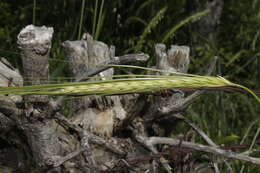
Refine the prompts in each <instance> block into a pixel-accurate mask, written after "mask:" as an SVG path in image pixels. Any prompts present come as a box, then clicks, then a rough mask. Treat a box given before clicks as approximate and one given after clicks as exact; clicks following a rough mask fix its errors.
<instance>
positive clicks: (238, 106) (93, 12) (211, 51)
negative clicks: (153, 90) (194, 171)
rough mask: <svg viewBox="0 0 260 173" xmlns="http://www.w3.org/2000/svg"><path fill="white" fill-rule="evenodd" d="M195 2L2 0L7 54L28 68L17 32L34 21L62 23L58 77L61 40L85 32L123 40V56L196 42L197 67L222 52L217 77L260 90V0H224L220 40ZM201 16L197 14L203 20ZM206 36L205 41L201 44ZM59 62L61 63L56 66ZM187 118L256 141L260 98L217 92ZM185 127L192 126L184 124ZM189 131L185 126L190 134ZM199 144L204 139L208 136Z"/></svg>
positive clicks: (1, 34) (54, 56)
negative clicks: (209, 32) (204, 32)
mask: <svg viewBox="0 0 260 173" xmlns="http://www.w3.org/2000/svg"><path fill="white" fill-rule="evenodd" d="M189 2H190V1H188V0H171V1H169V0H160V1H158V0H77V1H75V0H55V1H51V0H49V1H47V0H22V1H21V0H20V1H17V0H1V1H0V56H1V57H5V58H7V59H8V60H9V61H10V62H11V63H12V64H13V65H14V66H16V67H18V68H21V66H20V64H21V60H20V56H19V50H18V48H17V44H16V38H17V35H18V33H19V31H20V30H21V29H22V28H23V27H25V26H26V25H28V24H32V23H33V24H35V25H38V26H41V25H46V26H52V27H54V30H55V33H54V38H53V48H52V52H51V59H50V63H51V67H52V69H51V76H52V77H53V78H54V77H58V76H66V75H67V73H68V72H67V71H66V65H67V64H66V59H65V58H64V53H63V50H62V49H61V46H60V44H61V43H62V42H63V41H65V40H76V39H79V38H80V37H81V35H82V33H84V32H89V33H91V34H92V35H93V36H94V38H95V39H98V40H100V41H103V42H105V43H107V44H113V45H115V46H116V54H117V55H123V54H126V53H133V52H138V51H142V52H145V53H148V54H150V55H151V59H150V60H149V62H148V63H147V64H146V65H147V66H151V65H153V64H154V57H153V56H152V55H153V46H154V44H155V43H160V42H163V43H165V44H167V45H168V46H169V45H171V44H178V45H188V46H190V47H191V48H192V55H191V57H192V64H191V69H190V72H192V73H197V74H203V70H205V68H204V67H205V64H207V63H208V62H209V61H210V59H211V58H212V57H213V56H215V55H217V56H218V57H219V61H218V64H217V67H216V70H215V73H214V75H221V76H224V77H226V78H228V79H229V80H231V81H233V82H235V83H239V84H242V85H245V86H247V87H249V88H251V89H259V88H260V38H259V36H260V30H259V28H260V1H259V0H251V1H248V0H238V1H237V0H228V1H224V9H223V14H222V17H221V20H220V23H219V25H218V31H219V32H218V37H217V39H216V41H215V42H210V41H209V40H207V38H203V37H200V36H199V33H197V32H196V31H195V30H193V29H192V28H193V27H192V26H193V25H194V24H196V22H195V21H191V20H189V21H188V22H185V23H184V24H183V25H181V26H180V25H179V24H180V22H182V21H184V20H185V19H187V18H188V17H189V16H191V15H192V14H191V12H190V11H189V8H188V6H189ZM197 20H199V18H196V21H197ZM195 39H197V40H198V39H199V41H200V42H201V43H202V44H201V45H203V46H199V45H197V46H195V45H194V44H193V42H194V40H195ZM53 67H55V68H53ZM185 116H187V117H189V118H190V119H192V120H193V121H194V122H195V123H197V124H198V125H199V126H200V127H201V128H202V129H203V130H204V131H206V132H207V134H208V135H209V136H210V137H211V138H212V139H213V140H214V141H215V142H217V143H219V144H221V143H222V144H225V145H231V144H232V145H233V144H248V145H252V147H254V148H259V146H258V145H257V144H255V140H254V139H260V137H258V132H259V129H260V128H259V127H260V126H259V125H260V123H259V116H260V108H259V104H258V103H257V102H256V101H255V100H254V99H253V98H252V97H248V96H247V95H241V94H231V93H229V94H227V93H223V92H210V93H208V94H207V95H205V96H203V97H202V98H200V99H199V100H198V101H197V102H196V104H194V105H192V107H191V108H189V110H188V111H187V113H186V114H185ZM179 126H180V127H179V132H182V131H185V130H189V129H188V127H185V126H184V125H183V126H182V125H179ZM183 133H184V132H183ZM197 140H198V141H199V142H203V141H202V140H201V139H200V138H198V139H197ZM232 163H233V165H232V166H233V168H235V170H236V171H235V172H260V168H259V167H258V166H255V165H251V164H245V163H241V162H232Z"/></svg>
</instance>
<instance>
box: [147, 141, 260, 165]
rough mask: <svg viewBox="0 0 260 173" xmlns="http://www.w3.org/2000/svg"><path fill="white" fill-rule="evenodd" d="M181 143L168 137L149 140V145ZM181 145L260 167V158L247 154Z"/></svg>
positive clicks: (184, 143)
mask: <svg viewBox="0 0 260 173" xmlns="http://www.w3.org/2000/svg"><path fill="white" fill-rule="evenodd" d="M180 142H181V140H178V139H172V138H167V137H150V138H148V139H147V143H148V144H149V145H157V144H167V145H179V144H180ZM181 144H182V146H184V147H186V148H190V149H194V150H197V151H202V152H207V153H212V154H217V155H221V156H224V157H227V158H231V159H238V160H242V161H247V162H250V163H253V164H257V165H260V159H259V158H255V157H250V156H248V155H245V154H240V153H235V152H232V151H226V150H222V149H220V148H217V147H212V146H206V145H202V144H196V143H192V142H186V141H182V143H181Z"/></svg>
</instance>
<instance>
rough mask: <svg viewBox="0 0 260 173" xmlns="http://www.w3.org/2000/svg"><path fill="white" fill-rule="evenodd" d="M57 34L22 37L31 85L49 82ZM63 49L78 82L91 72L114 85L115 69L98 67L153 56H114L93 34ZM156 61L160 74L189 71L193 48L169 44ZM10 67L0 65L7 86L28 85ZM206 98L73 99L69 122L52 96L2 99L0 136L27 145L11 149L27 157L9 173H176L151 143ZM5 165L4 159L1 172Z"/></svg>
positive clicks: (158, 48)
mask: <svg viewBox="0 0 260 173" xmlns="http://www.w3.org/2000/svg"><path fill="white" fill-rule="evenodd" d="M52 34H53V29H52V28H47V27H35V26H33V25H30V26H27V27H26V28H24V29H23V30H22V31H21V33H20V34H19V35H18V44H19V48H20V49H21V57H22V60H23V70H24V72H23V74H24V75H23V79H24V84H25V85H35V84H43V83H46V82H48V75H49V74H48V73H49V68H48V67H49V64H48V57H49V53H50V49H51V38H52ZM62 45H63V47H64V49H65V52H66V55H67V58H68V60H69V67H70V70H71V72H72V75H73V77H75V78H76V81H80V80H85V79H83V76H82V75H86V74H87V75H90V76H92V75H96V77H97V76H99V78H91V79H90V80H107V79H111V77H109V76H111V75H113V74H114V69H113V68H111V67H106V66H103V67H102V66H99V65H102V64H103V65H104V64H112V63H115V64H121V63H130V62H133V61H145V60H147V58H148V55H146V54H142V53H141V54H130V55H125V56H119V57H115V48H114V47H113V46H111V47H109V46H107V45H106V44H104V43H102V42H99V41H95V40H93V38H92V37H91V36H90V35H89V34H85V35H84V38H83V39H82V40H77V41H65V42H64V43H63V44H62ZM155 56H156V67H157V68H158V69H163V70H167V71H178V72H184V73H185V72H187V70H188V66H189V62H190V60H189V47H186V46H171V47H170V49H169V50H167V49H166V46H165V45H163V44H156V45H155ZM3 62H4V61H2V62H0V82H1V84H0V85H1V86H14V85H15V86H16V85H18V86H21V85H23V80H22V77H21V76H20V75H19V72H17V71H15V69H14V68H12V67H11V66H10V65H9V64H8V63H6V62H5V63H3ZM104 67H105V68H104ZM99 72H101V73H99ZM163 75H171V74H170V73H163ZM106 76H108V77H106ZM29 79H30V80H29ZM200 94H201V93H199V94H198V93H197V94H195V95H191V96H188V97H184V94H183V92H181V91H179V90H172V91H171V92H170V93H166V94H163V95H164V96H161V93H159V94H156V93H150V94H149V93H146V94H140V93H139V94H129V95H120V96H88V97H82V98H73V99H71V103H72V104H71V114H70V115H68V116H67V117H65V116H64V115H62V111H61V110H60V109H59V108H60V106H62V103H63V102H62V101H61V100H62V99H64V98H63V97H60V98H59V99H57V100H53V98H50V97H48V96H30V95H27V96H24V97H23V98H21V97H18V96H3V97H1V103H2V104H1V105H0V112H1V113H0V129H4V130H3V131H1V132H0V137H1V138H5V137H7V135H8V134H15V135H13V139H10V138H7V139H6V140H4V141H5V142H6V143H7V144H6V145H8V142H10V141H12V142H13V143H15V144H16V145H19V146H21V149H20V150H19V151H17V149H12V150H10V151H11V152H12V153H15V152H19V153H21V154H18V155H17V157H16V155H14V156H13V157H12V158H15V157H16V162H15V164H13V165H12V164H6V165H8V167H9V168H5V169H10V168H12V169H11V170H15V169H16V170H20V171H24V172H52V171H56V172H75V173H77V172H102V171H107V172H112V171H117V172H120V171H121V172H122V171H124V170H128V171H129V172H145V171H150V172H159V171H160V169H161V168H160V167H163V169H164V170H165V171H166V172H172V167H171V166H172V165H171V164H169V162H167V158H166V157H164V155H163V154H161V155H160V152H161V150H160V148H158V147H157V146H155V145H151V144H150V143H149V139H150V136H151V135H155V136H157V137H164V136H167V135H168V134H169V133H171V130H172V128H173V127H174V124H175V123H176V122H177V121H176V120H177V119H182V118H181V117H182V116H181V112H183V111H184V110H185V109H186V108H187V106H189V104H191V103H192V101H193V100H194V99H195V98H196V97H197V96H199V95H200ZM65 100H66V98H65ZM57 105H58V106H57ZM10 131H11V133H10ZM6 145H5V146H6ZM0 152H1V154H3V157H5V156H7V155H8V154H9V155H10V152H9V153H8V152H3V150H1V148H0ZM18 156H19V157H18ZM0 157H1V156H0ZM138 158H139V159H138ZM150 161H151V162H150ZM5 163H7V162H5ZM1 165H2V161H1V160H0V168H1ZM34 165H35V166H34ZM160 165H161V166H160ZM35 168H36V169H35ZM189 169H190V170H191V169H192V166H191V167H190V168H189ZM189 169H188V168H187V169H186V170H189Z"/></svg>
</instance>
